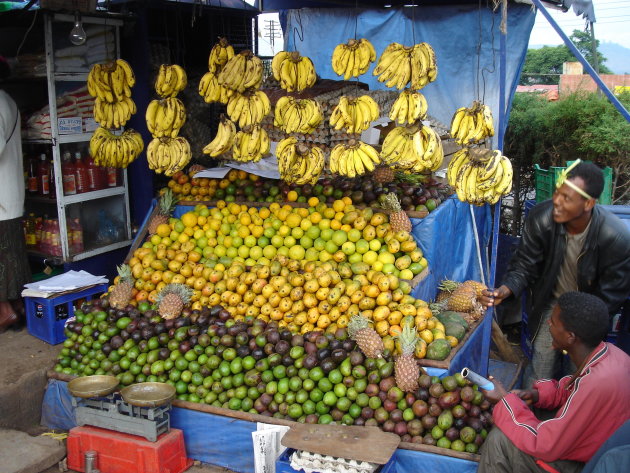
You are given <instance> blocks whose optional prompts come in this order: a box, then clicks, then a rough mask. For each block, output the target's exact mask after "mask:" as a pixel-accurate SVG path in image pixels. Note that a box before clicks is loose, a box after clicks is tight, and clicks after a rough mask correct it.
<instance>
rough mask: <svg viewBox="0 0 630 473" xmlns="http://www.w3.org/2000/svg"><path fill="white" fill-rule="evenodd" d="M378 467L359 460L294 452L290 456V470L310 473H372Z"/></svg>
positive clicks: (376, 464) (375, 464)
mask: <svg viewBox="0 0 630 473" xmlns="http://www.w3.org/2000/svg"><path fill="white" fill-rule="evenodd" d="M379 467H380V465H379V464H378V463H370V462H365V461H360V460H350V459H347V458H338V457H333V456H331V455H320V454H319V453H312V452H306V451H302V450H296V451H295V452H294V453H293V454H292V455H291V468H293V469H294V470H298V471H299V470H304V471H305V473H311V472H335V473H374V472H375V471H376V470H377V469H378V468H379Z"/></svg>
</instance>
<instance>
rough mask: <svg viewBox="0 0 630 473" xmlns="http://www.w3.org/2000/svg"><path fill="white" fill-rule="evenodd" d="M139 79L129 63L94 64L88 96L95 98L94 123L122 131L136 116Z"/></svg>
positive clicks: (88, 80)
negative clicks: (134, 93)
mask: <svg viewBox="0 0 630 473" xmlns="http://www.w3.org/2000/svg"><path fill="white" fill-rule="evenodd" d="M135 83H136V78H135V75H134V73H133V70H132V69H131V66H130V65H129V64H128V63H127V61H125V60H123V59H117V60H116V61H113V62H110V63H106V64H94V65H93V66H92V68H91V69H90V72H89V73H88V78H87V88H88V93H89V94H90V95H91V96H92V97H95V100H94V110H93V114H94V120H95V121H96V123H98V124H99V125H101V126H103V127H105V128H120V127H121V126H123V125H125V123H127V121H128V120H129V119H130V118H131V115H133V114H135V113H136V104H135V103H134V101H133V100H132V99H131V88H132V87H133V86H134V84H135Z"/></svg>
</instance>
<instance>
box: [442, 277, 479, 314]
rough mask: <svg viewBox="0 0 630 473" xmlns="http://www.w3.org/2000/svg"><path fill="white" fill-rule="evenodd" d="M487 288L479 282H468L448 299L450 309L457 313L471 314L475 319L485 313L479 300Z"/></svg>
mask: <svg viewBox="0 0 630 473" xmlns="http://www.w3.org/2000/svg"><path fill="white" fill-rule="evenodd" d="M485 289H486V286H485V285H483V284H482V283H480V282H478V281H472V280H469V281H466V282H464V283H462V284H461V285H460V286H459V287H458V288H457V289H455V290H454V291H453V293H452V294H451V297H449V299H448V309H449V310H454V311H455V312H469V313H470V314H472V315H473V317H474V318H475V319H478V318H479V317H481V316H482V315H483V313H484V308H483V306H482V305H481V304H480V303H479V301H478V300H477V298H478V297H479V296H481V293H482V291H483V290H485Z"/></svg>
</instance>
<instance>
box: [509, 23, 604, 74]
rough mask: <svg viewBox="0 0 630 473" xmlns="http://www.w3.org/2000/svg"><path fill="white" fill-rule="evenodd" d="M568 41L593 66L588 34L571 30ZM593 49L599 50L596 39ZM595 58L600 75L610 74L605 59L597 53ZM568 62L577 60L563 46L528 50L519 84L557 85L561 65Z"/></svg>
mask: <svg viewBox="0 0 630 473" xmlns="http://www.w3.org/2000/svg"><path fill="white" fill-rule="evenodd" d="M570 39H571V41H573V44H575V47H576V48H577V49H578V50H579V51H580V53H582V55H583V56H584V58H585V59H586V60H587V61H588V62H589V64H591V65H592V66H593V65H594V62H593V49H592V44H591V36H590V34H589V33H588V32H585V31H580V30H573V34H572V35H571V37H570ZM595 47H596V49H597V48H599V40H597V39H596V40H595ZM597 58H598V67H599V72H600V74H612V71H611V70H610V69H608V68H607V67H606V65H605V64H604V63H605V62H606V58H605V57H604V56H603V55H602V53H600V52H599V51H597ZM570 61H577V59H576V58H575V56H574V55H573V54H572V53H571V51H570V50H569V48H567V47H566V46H565V45H564V44H563V45H560V46H544V47H542V48H540V49H528V50H527V56H525V64H523V71H522V73H521V79H520V82H519V83H520V84H521V85H535V84H558V82H559V81H560V74H562V65H563V63H565V62H570Z"/></svg>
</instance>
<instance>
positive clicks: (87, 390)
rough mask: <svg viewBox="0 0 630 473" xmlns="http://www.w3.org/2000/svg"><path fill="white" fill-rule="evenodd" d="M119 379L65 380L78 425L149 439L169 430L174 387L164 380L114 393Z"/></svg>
mask: <svg viewBox="0 0 630 473" xmlns="http://www.w3.org/2000/svg"><path fill="white" fill-rule="evenodd" d="M117 387H118V379H117V378H116V377H114V376H107V375H96V376H85V377H81V378H75V379H73V380H72V381H70V382H69V383H68V390H69V391H70V393H71V394H72V395H73V398H72V406H73V407H74V408H75V418H76V423H77V425H80V426H83V425H91V426H93V427H100V428H103V429H108V430H113V431H117V432H122V433H126V434H131V435H137V436H140V437H144V438H146V439H147V440H148V441H150V442H155V441H157V439H158V437H159V436H160V435H162V434H164V433H167V432H168V431H169V430H170V410H171V400H172V399H173V398H174V397H175V388H174V387H173V386H170V385H168V384H166V383H138V384H132V385H130V386H127V387H125V388H123V389H122V390H121V391H120V392H115V391H116V389H117Z"/></svg>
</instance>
